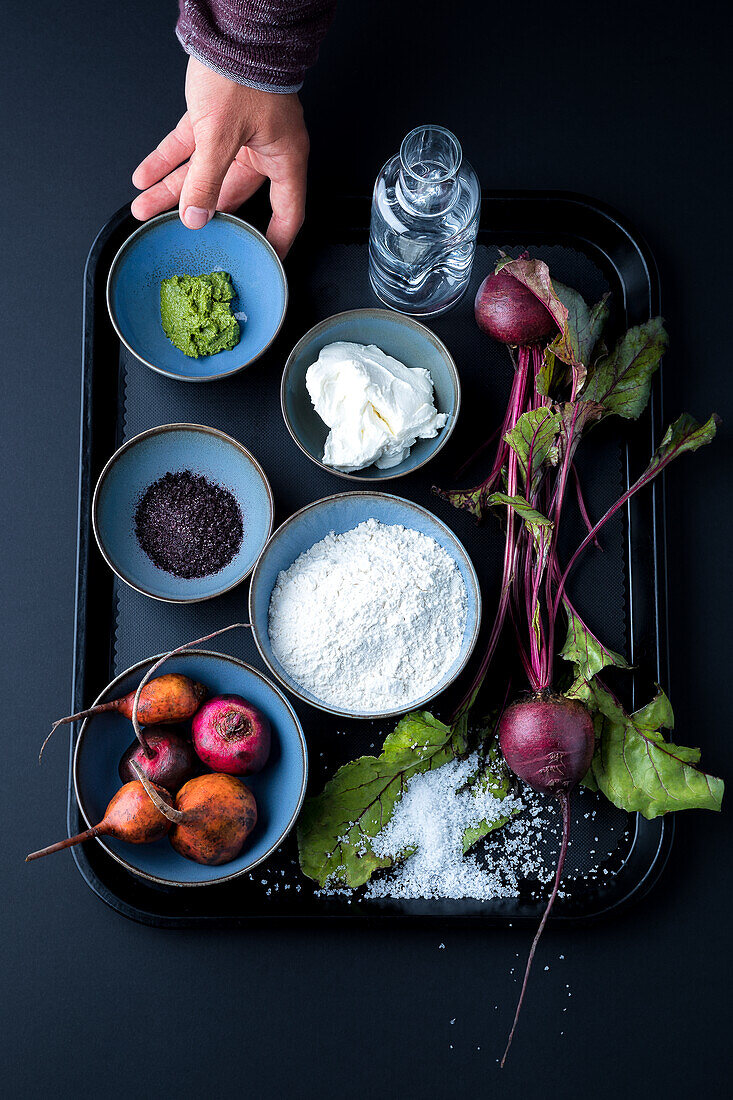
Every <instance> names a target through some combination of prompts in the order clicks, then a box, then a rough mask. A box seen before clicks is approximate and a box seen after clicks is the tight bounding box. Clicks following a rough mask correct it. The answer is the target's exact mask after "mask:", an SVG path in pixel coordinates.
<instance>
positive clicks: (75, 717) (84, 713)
mask: <svg viewBox="0 0 733 1100" xmlns="http://www.w3.org/2000/svg"><path fill="white" fill-rule="evenodd" d="M119 704H120V700H119V699H112V700H111V702H109V703H98V704H97V706H96V707H90V708H89V710H80V711H79V713H78V714H69V715H67V716H66V718H59V719H58V721H57V722H54V724H53V725H52V726H51V729H50V731H49V733H48V735H47V737H46V738H45V740H44V742H43V744H42V745H41V749H40V752H39V753H38V763H39V764H40V763H41V758H42V757H43V750H44V749H45V747H46V745H47V744H48V742H49V741H50V740H51V738H52V737H53V735H54V733H55V731H56V730H57V729H58V727H59V726H64V725H67V724H68V723H69V722H80V721H81V720H82V719H83V718H91V717H92V715H94V714H102V713H103V712H104V711H106V710H117V708H118V706H119Z"/></svg>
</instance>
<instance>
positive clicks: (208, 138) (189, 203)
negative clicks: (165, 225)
mask: <svg viewBox="0 0 733 1100" xmlns="http://www.w3.org/2000/svg"><path fill="white" fill-rule="evenodd" d="M237 148H238V146H237V145H236V144H234V143H232V142H231V141H230V140H227V138H226V137H225V134H224V133H222V132H221V131H219V132H216V131H214V132H212V133H203V134H196V149H195V151H194V153H193V155H192V156H191V160H190V162H189V169H188V173H187V174H186V179H185V181H184V184H183V188H182V190H181V200H180V204H179V210H180V215H181V221H182V222H183V224H184V225H186V226H188V228H189V229H202V228H203V227H204V226H205V225H206V223H207V222H208V221H210V220H211V218H213V216H214V211H215V210H216V205H217V203H218V201H219V192H220V191H221V187H222V184H223V182H224V177H225V176H226V174H227V172H228V170H229V167H230V165H231V163H232V161H233V160H234V157H235V155H236V153H237Z"/></svg>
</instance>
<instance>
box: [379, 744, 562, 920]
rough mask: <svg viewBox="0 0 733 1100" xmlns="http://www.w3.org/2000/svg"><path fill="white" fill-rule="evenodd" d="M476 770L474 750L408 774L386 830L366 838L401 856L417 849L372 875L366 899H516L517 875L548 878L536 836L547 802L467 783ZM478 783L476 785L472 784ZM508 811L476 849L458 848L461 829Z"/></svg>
mask: <svg viewBox="0 0 733 1100" xmlns="http://www.w3.org/2000/svg"><path fill="white" fill-rule="evenodd" d="M478 769H479V759H478V755H477V754H476V753H474V754H473V755H472V756H469V757H468V758H466V759H465V760H453V761H449V762H448V763H446V764H444V765H443V766H442V767H440V768H436V769H435V770H434V771H428V772H423V773H422V774H420V775H415V776H413V777H412V778H411V779H410V780H409V781H408V783H407V786H406V788H405V792H404V794H403V795H402V798H401V799H400V801H399V803H398V804H397V806H396V807H395V809H394V812H393V814H392V817H391V818H390V820H389V822H388V823H387V825H386V826H385V828H384V829H383V830H382V831H381V832H380V833H379V834H378V835H377V836H376V837H375V838H374V840H373V841H372V848H373V849H374V851H375V853H376V854H377V855H381V856H390V857H392V858H394V859H399V858H400V857H401V855H402V853H404V852H405V851H409V850H410V849H412V848H415V849H416V850H415V851H414V852H413V854H412V855H409V856H408V857H407V859H404V860H403V861H402V862H400V863H398V864H397V865H396V866H395V868H394V869H393V870H392V871H391V872H390V873H389V874H386V875H384V876H382V877H380V878H376V879H373V880H372V881H371V882H370V883H369V885H368V886H367V889H366V896H367V897H371V898H379V897H389V898H477V899H479V900H484V901H486V900H488V899H490V898H504V897H516V896H517V895H518V894H519V888H520V887H519V884H520V880H521V879H529V878H536V879H539V880H540V881H547V879H548V878H551V877H552V870H551V869H549V868H548V867H547V866H546V865H545V862H544V860H543V858H542V855H541V853H540V849H539V846H538V844H537V840H538V837H539V835H540V833H541V831H542V829H543V828H544V827H545V825H546V824H547V822H545V821H544V820H543V815H544V812H545V809H546V807H545V806H544V805H543V803H542V802H541V800H540V799H539V798H538V796H536V795H535V794H534V792H533V791H532V790H530V788H523V789H522V793H521V795H517V794H509V795H507V796H506V797H505V798H497V797H495V796H494V795H492V794H491V792H490V791H488V790H486V789H484V790H482V789H480V787H479V788H478V789H477V788H476V787H474V788H470V787H467V786H466V784H467V782H468V780H469V779H470V778H471V777H472V776H473V775H475V774H476V773H477V771H478ZM477 786H478V785H477ZM509 815H516V816H511V817H510V820H509V822H508V823H507V824H506V825H504V826H503V827H502V828H501V829H498V830H497V831H496V832H495V833H494V834H493V835H492V836H491V839H490V842H489V843H488V844H487V845H486V846H485V847H484V848H483V849H482V851H481V853H480V855H474V854H472V853H471V852H468V853H467V854H466V855H464V854H463V836H464V833H465V831H466V829H469V828H471V827H475V826H476V825H478V824H479V822H481V821H483V820H487V821H495V820H496V819H497V818H500V817H505V816H509Z"/></svg>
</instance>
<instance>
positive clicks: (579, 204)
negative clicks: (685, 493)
mask: <svg viewBox="0 0 733 1100" xmlns="http://www.w3.org/2000/svg"><path fill="white" fill-rule="evenodd" d="M339 201H340V202H341V203H342V204H343V205H345V206H348V205H349V204H353V203H354V202H360V203H365V196H363V195H343V196H341V198H340V200H339ZM497 203H500V204H512V205H513V206H516V207H517V208H518V209H520V208H521V206H522V205H523V204H524V203H532V204H535V205H539V206H542V204H545V203H546V204H548V205H550V204H552V205H554V206H555V207H556V208H557V210H558V212H560V211H561V210H562V208H563V207H565V208H566V210H567V211H568V212H575V213H576V214H579V215H581V216H583V215H584V216H586V217H589V218H590V220H591V222H592V221H593V220H595V221H597V222H599V223H603V222H606V223H610V224H611V225H612V226H614V227H615V229H616V230H617V231H619V232H620V234H621V241H622V243H623V244H624V245H625V247H626V248H627V249H628V251H629V252H630V253H632V254H634V255H635V257H636V258H637V259H638V260H640V261H641V263H642V268H643V271H644V275H645V282H646V287H647V299H648V309H649V315H650V316H652V315H654V314H656V313H659V312H660V309H661V291H660V281H659V271H658V268H657V264H656V260H655V258H654V255H653V253H652V251H651V249H650V247H649V245H648V243H647V242H646V240H645V239H644V237H643V236H642V235H641V234H639V233H638V232H637V231H636V230H635V228H634V227H633V225H632V224H631V223H630V222H629V221H628V219H626V218H625V217H624V216H623V215H622V214H621V213H619V212H618V211H617V210H615V209H614V208H613V207H611V206H610V205H608V204H606V203H604V202H602V201H600V200H596V199H593V198H592V197H590V196H587V195H584V194H582V193H578V192H573V191H567V190H531V189H522V190H485V191H483V192H482V216H481V222H482V226H483V225H484V223H486V222H487V221H488V217H487V214H488V211H487V207H488V206H489V205H491V206H492V208H493V209H496V204H497ZM126 220H133V219H132V216H131V215H130V210H129V205H128V204H125V205H124V206H122V207H120V209H118V210H117V211H116V212H115V213H114V214H113V215H112V216H111V217H110V218H109V219H108V221H107V222H106V223H105V224H104V225H103V226H102V228H101V229H100V230H99V232H98V233H97V235H96V237H95V238H94V240H93V242H92V245H91V247H90V250H89V254H88V256H87V260H86V264H85V267H84V295H83V308H82V371H81V394H80V396H81V409H80V433H79V439H80V445H79V482H78V509H77V523H78V527H77V531H78V537H77V555H76V574H77V575H76V589H75V606H74V623H75V629H74V647H73V664H72V708H73V709H74V708H75V704H76V701H77V700H79V699H83V697H84V686H85V684H84V680H85V669H84V662H83V656H84V653H85V646H86V634H87V629H86V626H87V624H86V622H85V618H84V608H85V604H86V595H87V576H86V571H85V570H84V569H83V568H82V565H83V563H84V562H85V561H86V560H87V557H88V550H89V547H90V541H91V537H92V536H91V529H90V525H89V523H88V522H87V514H88V511H89V508H90V507H91V498H92V493H93V478H92V476H91V473H90V472H89V471H87V469H86V465H87V455H88V453H90V450H91V445H90V440H91V436H92V430H93V417H92V408H91V402H90V401H89V400H88V396H89V391H90V390H91V372H90V370H89V368H88V364H89V362H90V358H91V355H92V351H93V343H94V340H93V330H94V320H95V318H94V297H95V295H94V279H95V274H96V265H97V262H98V260H99V257H100V254H101V252H102V250H103V249H104V247H105V246H106V244H107V242H108V240H109V239H110V237H111V236H112V235H113V234H114V233H115V232H116V231H117V230H118V229H119V228H120V226H121V225H122V224H123V223H124V222H125V221H126ZM351 228H355V226H354V225H353V223H352V225H351ZM536 231H539V232H545V231H544V230H542V229H541V228H539V229H537V228H533V229H526V228H525V229H520V228H519V227H518V228H517V229H516V230H513V229H507V230H506V232H507V234H511V233H515V232H516V233H517V234H518V235H519V236H520V239H521V237H522V236H525V235H528V236H531V235H532V233H533V232H536ZM553 236H554V235H553ZM570 239H572V240H573V241H575V242H578V243H581V244H582V243H585V244H587V245H589V246H591V247H592V249H593V250H594V251H595V252H597V253H600V254H601V255H603V256H604V257H605V259H606V261H607V263H608V264H609V266H610V267H611V268H612V269H613V270H614V271H615V272H616V274H617V276H618V280H619V283H620V284H621V286H622V287H623V288H624V301H623V305H624V307H625V308H626V306H627V298H626V284H625V281H624V279H623V277H622V275H621V271H620V268H619V265H618V263H617V262H616V259H615V258H614V256H612V255H611V254H610V253H609V252H608V251H607V250H606V249H605V248H603V247H601V246H600V245H599V243H598V242H597V241H596V240H594V239H593V238H592V237H590V236H588V235H587V234H586V233H585V232H578V231H576V230H574V229H573V230H570V229H568V230H566V231H564V232H559V233H558V234H557V239H556V243H558V244H563V243H565V241H566V240H570ZM662 406H663V387H662V372H658V374H657V377H656V380H655V385H654V386H653V388H652V399H651V402H650V409H651V416H650V420H651V431H652V444H653V446H656V443H657V437H658V432H659V427H660V425H661V423H662ZM625 451H626V462H625V465H626V468H625V470H624V474H625V476H626V477H628V475H629V463H630V458H629V447H628V446H627V447H626V448H625ZM665 481H666V479H665V477H664V475H663V476H662V478H661V479H660V481H659V482H657V483H655V484H654V485H653V486H652V493H651V497H652V501H651V514H652V531H651V539H652V556H653V560H654V563H655V569H654V592H653V605H654V635H655V648H656V664H657V672H658V679H659V681H660V682H663V683H666V684H668V682H669V646H668V629H667V562H666V556H667V547H666V486H665ZM90 482H91V483H92V484H91V485H90ZM632 503H633V502H631V501H630V502H628V503H627V505H626V509H625V511H626V515H627V523H628V524H629V530H631V526H632V523H633V516H632ZM631 544H632V540H631V537H629V538H628V545H629V550H630V549H631ZM628 564H630V562H629V563H628ZM630 575H631V574H630ZM633 615H634V592H633V588H632V587H630V589H629V640H630V644H631V640H632V638H633V631H632V621H633ZM632 658H633V653H632ZM75 742H76V735H75V731H74V727H73V726H72V727H71V728H70V735H69V772H68V775H69V783H68V792H67V793H68V797H67V827H68V828H69V829H71V828H72V827H73V825H72V816H73V814H74V812H78V807H77V805H76V800H75V797H74V790H73V782H72V781H71V777H72V775H73V754H74V750H75ZM633 819H634V840H633V841H632V845H633V844H635V843H636V836H637V834H638V830H639V826H640V815H639V814H635V815H633ZM655 824H657V825H658V828H659V836H658V842H657V845H656V848H655V850H654V852H653V854H652V855H651V858H650V861H649V863H648V866H647V868H646V870H645V872H644V874H643V875H642V876H641V878H639V879H638V880H637V882H636V883H635V885H634V886H633V887H632V889H630V890H629V891H628V892H627V893H626V894H625V895H624V896H623V897H621V898H619V899H616V900H615V901H613V902H611V903H610V904H608V905H607V906H601V907H600V908H597V909H595V910H593V911H592V912H588V913H584V914H577V913H576V914H563V913H562V912H559V913H558V914H557V915H553V920H554V921H557V922H558V923H562V924H565V925H575V924H589V923H593V922H595V921H598V920H603V919H607V918H608V917H609V916H610V915H616V914H617V913H620V912H622V911H625V910H626V909H627V908H628V907H630V906H631V905H633V904H635V903H636V902H637V901H639V900H641V898H643V897H644V896H646V895H647V894H648V892H649V891H650V890H651V889H652V887H653V886H654V885H655V884H656V882H657V881H658V879H659V877H660V875H661V874H662V872H663V871H664V868H665V866H666V864H667V861H668V859H669V854H670V850H671V846H672V840H673V836H674V830H675V823H674V818H673V816H672V815H667V816H665V817H662V818H657V819H656V822H655ZM84 847H85V846H77V847H76V848H73V849H72V856H73V859H74V862H75V863H76V865H77V868H78V870H79V872H80V874H81V876H82V878H83V879H84V881H85V882H86V884H87V885H88V886H89V888H90V889H91V890H92V891H93V893H95V894H96V895H97V897H99V898H100V900H102V901H103V902H105V904H106V905H108V906H109V907H110V908H112V909H114V910H115V911H116V912H119V913H121V914H122V915H123V916H126V917H127V918H128V919H131V920H134V921H136V922H137V923H141V924H146V925H150V926H154V927H164V928H178V927H180V928H192V927H198V928H207V927H229V928H232V927H245V926H248V925H250V924H251V923H252V922H259V921H263V920H267V921H272V920H276V921H278V922H280V921H297V922H298V923H303V922H305V923H309V922H314V923H320V922H321V921H322V920H323V919H324V918H325V919H328V920H329V921H347V922H350V923H353V922H356V923H365V922H366V923H384V922H387V923H390V922H393V921H397V922H400V921H401V922H405V921H407V922H408V923H409V922H410V921H412V922H417V923H418V924H420V925H423V926H429V925H430V924H437V925H443V926H444V925H446V924H456V925H464V926H465V925H478V924H481V925H491V926H506V925H507V924H508V923H509V921H511V923H512V924H514V923H516V924H522V923H535V922H536V917H535V916H534V915H524V914H516V915H513V916H512V917H511V918H509V917H505V916H501V915H496V914H488V915H487V914H483V913H473V914H441V915H437V914H416V913H410V914H405V913H395V912H382V911H376V910H375V911H372V912H370V913H358V912H351V913H346V912H344V913H332V912H323V913H319V914H311V913H305V914H303V913H281V912H280V913H278V912H276V913H266V912H262V913H247V914H244V915H241V916H239V915H237V916H230V915H224V914H221V915H219V916H207V915H198V914H197V915H190V914H189V915H183V916H171V915H169V914H167V913H156V912H153V911H150V909H149V908H146V909H143V908H140V907H138V906H135V905H132V904H130V903H129V902H127V901H126V900H125V899H123V898H121V897H119V896H118V895H117V894H116V893H114V892H113V891H112V890H110V889H109V887H108V886H107V885H106V884H105V883H104V882H103V881H102V880H101V878H100V877H99V875H98V874H97V873H96V871H95V869H94V868H93V867H92V866H91V864H90V863H89V860H88V859H87V857H86V853H85V851H84Z"/></svg>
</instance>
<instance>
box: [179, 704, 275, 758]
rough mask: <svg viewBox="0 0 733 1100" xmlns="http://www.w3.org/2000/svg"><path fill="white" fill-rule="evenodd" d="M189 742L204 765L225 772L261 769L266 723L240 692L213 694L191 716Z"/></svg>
mask: <svg viewBox="0 0 733 1100" xmlns="http://www.w3.org/2000/svg"><path fill="white" fill-rule="evenodd" d="M191 732H192V736H193V745H194V748H195V750H196V752H197V753H198V755H199V756H200V758H201V759H202V760H203V761H204V763H205V764H208V765H209V767H210V768H213V770H214V771H216V772H225V773H226V774H227V775H252V774H253V772H258V771H261V769H262V768H263V767H264V766H265V764H266V762H267V758H268V756H269V755H270V740H271V731H270V722H269V720H268V718H267V717H266V715H264V714H263V713H262V711H261V710H258V708H257V707H255V706H253V705H252V703H249V702H248V701H247V700H246V699H243V698H242V696H241V695H216V696H214V698H213V699H209V700H208V702H206V703H204V705H203V706H202V707H201V709H200V710H198V711H197V712H196V714H195V715H194V719H193V723H192V726H191Z"/></svg>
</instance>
